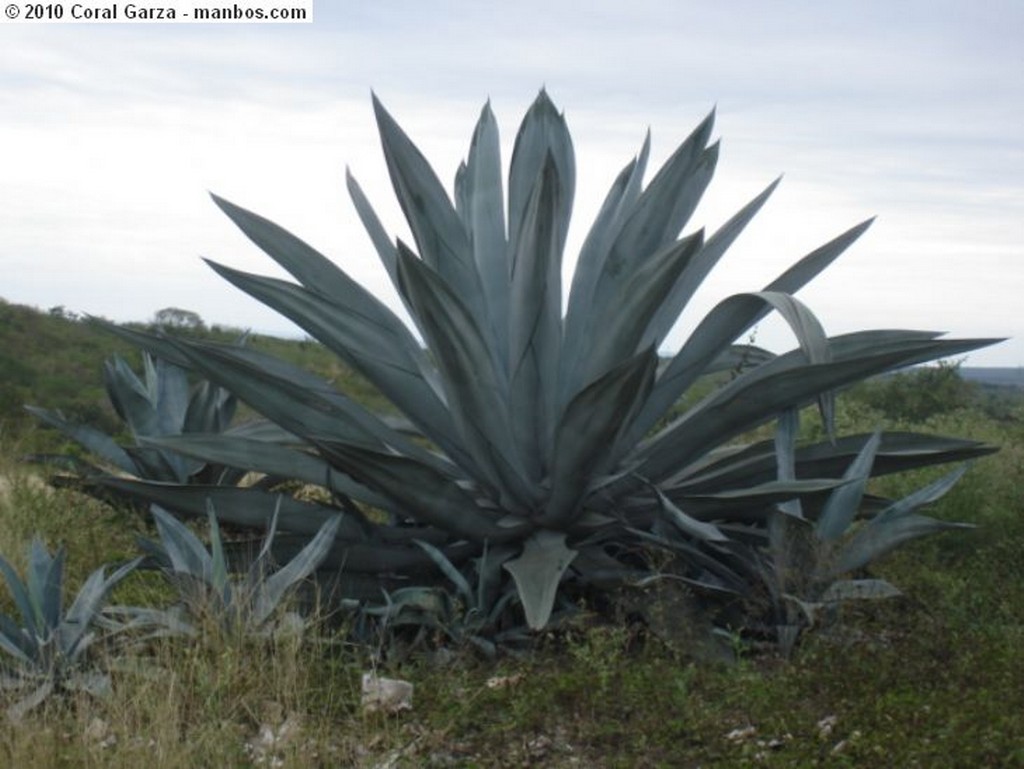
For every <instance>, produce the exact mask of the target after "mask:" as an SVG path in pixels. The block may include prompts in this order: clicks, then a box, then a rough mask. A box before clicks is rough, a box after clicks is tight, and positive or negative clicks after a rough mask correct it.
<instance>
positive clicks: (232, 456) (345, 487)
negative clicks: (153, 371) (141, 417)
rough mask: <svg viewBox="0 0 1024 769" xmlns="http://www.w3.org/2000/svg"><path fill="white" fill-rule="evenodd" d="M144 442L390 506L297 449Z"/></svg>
mask: <svg viewBox="0 0 1024 769" xmlns="http://www.w3.org/2000/svg"><path fill="white" fill-rule="evenodd" d="M145 442H146V443H147V444H152V445H154V446H162V447H165V448H168V449H171V450H173V451H177V452H180V453H182V454H185V455H187V456H192V457H196V458H198V459H201V460H203V461H205V462H214V463H218V464H224V465H230V466H231V467H238V468H241V469H243V470H247V471H249V472H259V473H266V474H267V475H271V476H278V477H281V478H291V479H294V480H298V481H302V482H304V483H309V484H315V485H317V486H325V487H326V488H328V489H330V490H331V491H334V492H336V493H339V494H343V495H345V496H346V497H350V498H352V499H354V500H356V501H358V502H364V503H366V504H368V505H372V506H374V507H380V508H387V507H388V504H389V503H388V501H387V500H386V499H385V498H384V497H382V496H381V495H380V494H377V493H376V492H374V491H371V490H370V489H368V488H366V487H365V486H363V485H361V484H359V483H356V482H355V481H353V480H352V479H351V478H348V477H347V476H345V475H343V474H342V473H339V472H338V471H337V470H335V469H334V468H332V467H331V466H330V465H329V464H327V462H325V461H324V460H322V459H320V458H319V457H315V456H313V455H312V454H309V453H307V452H305V451H301V450H298V449H292V448H288V447H286V446H278V445H276V444H273V443H267V442H266V441H259V440H251V439H248V438H236V437H234V436H226V435H181V436H178V435H175V436H169V437H166V438H149V439H147V440H146V441H145Z"/></svg>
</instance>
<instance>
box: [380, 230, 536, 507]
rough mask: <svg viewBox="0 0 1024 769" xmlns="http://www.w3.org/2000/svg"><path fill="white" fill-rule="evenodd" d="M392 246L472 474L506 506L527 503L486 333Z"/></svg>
mask: <svg viewBox="0 0 1024 769" xmlns="http://www.w3.org/2000/svg"><path fill="white" fill-rule="evenodd" d="M398 251H399V261H398V271H399V277H400V278H401V284H402V291H403V293H404V294H405V295H406V298H407V299H408V300H409V303H410V305H411V306H412V307H413V308H414V309H415V311H416V315H417V317H418V318H419V321H420V324H421V327H422V329H423V332H424V335H425V336H426V337H427V340H428V342H429V344H430V349H431V350H432V351H433V352H434V354H435V355H436V356H437V364H438V367H439V368H440V370H441V373H442V376H443V379H444V384H445V390H446V393H447V395H448V400H449V404H450V407H451V414H452V418H453V420H454V421H455V424H456V427H457V428H458V430H459V433H460V434H461V436H462V438H463V442H464V445H465V446H466V448H467V449H468V453H470V454H471V455H472V456H473V457H474V458H475V459H476V463H475V464H476V467H478V468H479V472H480V473H482V474H483V477H479V476H478V480H480V481H482V482H483V483H485V484H487V485H488V486H490V487H491V488H493V489H496V490H497V491H498V493H499V495H500V497H501V499H502V504H503V505H505V506H506V509H508V510H510V511H512V512H515V511H516V510H517V509H519V508H524V507H525V508H527V509H528V508H529V507H530V506H531V504H532V501H533V500H532V496H533V490H532V489H533V487H532V486H531V485H530V484H529V483H527V481H526V475H525V470H524V469H523V468H522V466H521V464H520V462H519V461H518V458H517V457H516V455H515V452H514V450H513V447H511V446H510V444H509V441H508V436H509V435H511V434H512V427H511V424H510V421H509V412H508V382H507V380H506V379H505V377H504V376H503V373H502V372H501V370H500V369H497V368H496V366H495V361H494V359H493V357H492V356H491V351H490V349H489V348H488V346H487V341H486V338H485V337H484V336H483V333H482V332H481V329H480V327H479V325H478V324H477V322H476V321H475V320H474V318H473V317H472V315H471V313H470V312H469V310H468V309H467V308H466V306H465V305H464V304H463V303H462V301H461V299H460V297H458V296H456V295H455V294H454V293H453V292H452V290H451V288H450V287H449V286H448V285H447V284H446V283H445V282H444V280H442V279H441V278H440V277H439V276H438V275H437V274H436V273H435V272H434V271H433V270H431V269H430V268H429V267H428V266H427V265H425V264H424V263H423V262H421V261H420V260H419V259H417V258H416V257H415V256H414V255H413V254H412V253H411V252H410V251H409V250H408V249H407V248H405V247H404V246H403V245H402V244H401V243H400V244H399V249H398ZM469 467H470V468H471V469H472V468H473V465H470V466H469Z"/></svg>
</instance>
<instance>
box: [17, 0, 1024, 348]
mask: <svg viewBox="0 0 1024 769" xmlns="http://www.w3.org/2000/svg"><path fill="white" fill-rule="evenodd" d="M1022 41H1024V3H1021V2H1019V0H984V2H975V3H967V2H963V0H954V1H952V2H951V1H950V0H927V1H926V2H919V1H918V0H901V1H900V2H892V0H884V1H883V2H879V1H877V0H856V2H847V1H846V0H836V1H835V2H829V3H823V2H820V1H819V2H803V1H802V0H776V1H775V2H770V3H769V2H764V1H763V0H719V1H718V2H715V3H709V2H706V0H705V1H704V2H700V3H696V2H690V1H689V0H631V2H628V3H623V2H606V1H605V0H591V2H588V3H576V2H564V1H563V0H546V2H539V1H538V0H517V2H515V3H512V2H506V3H493V2H484V1H482V0H476V1H474V2H467V1H464V0H450V1H449V2H442V1H440V0H378V1H377V2H354V1H350V0H344V1H339V2H327V0H316V1H315V3H314V21H313V23H312V24H298V25H274V24H263V25H249V24H228V25H200V24H149V25H130V24H118V25H83V24H75V25H33V24H24V23H22V24H11V23H4V22H3V21H0V298H3V299H5V300H6V301H8V302H14V303H18V304H27V305H32V306H36V307H38V308H40V309H44V310H45V309H49V308H51V307H56V306H63V307H64V308H66V309H67V310H68V311H71V312H77V313H89V314H94V315H102V316H104V317H107V318H110V319H113V320H118V321H126V320H147V319H150V318H152V316H153V315H154V313H156V311H158V310H159V309H161V308H165V307H180V308H183V309H188V310H192V311H194V312H197V313H199V315H200V316H202V318H203V319H204V320H205V321H206V322H207V323H211V324H212V323H219V324H224V325H230V326H236V327H244V328H251V329H253V330H255V331H259V332H269V333H277V334H283V335H298V334H300V333H301V332H299V331H298V330H297V329H296V328H295V327H294V326H292V325H291V324H290V322H289V321H287V320H285V319H283V318H281V317H280V316H278V315H276V314H275V313H274V312H273V311H271V310H269V309H267V308H265V307H263V306H262V305H260V304H259V303H258V302H257V301H256V300H254V299H252V298H250V297H248V296H247V295H246V294H244V293H242V292H240V291H238V290H237V289H235V288H234V287H232V286H231V285H229V284H228V283H226V282H225V281H224V280H223V279H221V278H219V277H218V276H217V275H216V274H214V273H213V272H212V271H211V270H210V269H209V268H208V267H207V266H206V265H205V264H204V263H203V262H202V259H201V257H209V258H212V259H215V260H217V261H220V262H223V263H226V264H228V265H231V266H234V267H238V268H240V269H244V270H249V271H253V272H258V273H261V274H267V275H276V276H280V275H282V273H281V271H280V270H279V269H277V268H276V265H275V264H274V263H273V262H272V261H271V260H270V259H269V258H268V257H266V256H265V255H264V254H262V253H261V252H260V251H259V250H258V249H257V248H256V247H255V246H254V245H252V244H251V243H249V241H248V240H246V239H245V237H244V236H242V235H241V234H240V233H239V232H238V231H237V229H235V228H234V225H232V224H231V222H230V221H229V220H227V218H226V217H224V215H223V214H222V213H221V212H220V211H219V210H218V209H217V208H216V207H215V206H214V205H213V203H212V202H211V201H210V199H209V197H208V194H207V193H208V192H215V193H216V194H218V195H220V196H222V197H225V198H227V199H229V200H231V201H232V202H235V203H237V204H239V205H242V206H244V207H246V208H249V209H251V210H254V211H256V212H258V213H260V214H262V215H263V216H266V217H267V218H269V219H272V220H274V221H276V222H277V223H279V224H281V225H282V226H284V227H286V228H287V229H289V230H290V231H292V232H293V233H295V234H296V235H298V236H299V237H301V238H303V239H304V240H306V241H307V242H309V243H311V244H312V245H314V246H315V247H317V248H318V249H319V250H320V251H322V252H323V253H325V254H327V255H328V256H330V257H331V258H332V259H334V260H335V261H336V262H337V263H338V264H339V265H341V266H342V267H343V268H344V269H345V270H346V271H348V272H349V273H350V274H351V275H353V276H354V277H356V278H357V279H358V280H360V282H362V283H364V285H367V286H368V287H370V288H371V289H372V290H373V291H374V292H376V293H378V294H379V295H380V296H382V297H384V298H385V300H386V301H388V302H389V303H390V304H392V306H394V307H396V308H397V307H398V305H399V303H398V301H397V299H396V298H395V296H394V294H393V292H392V289H391V288H390V284H389V283H388V281H387V278H386V275H385V273H384V270H383V268H382V267H381V266H380V264H379V263H378V262H377V259H376V256H375V252H374V251H373V248H372V246H371V244H370V241H369V239H368V238H367V237H366V235H365V233H364V232H363V230H362V228H361V226H360V224H359V221H358V218H357V217H356V215H355V212H354V209H353V207H352V205H351V202H350V201H349V198H348V196H347V192H346V190H345V169H346V168H349V169H351V171H352V173H353V174H354V176H355V177H356V178H357V179H358V181H359V183H360V184H361V185H362V187H363V189H364V190H365V191H366V193H367V194H368V196H369V197H370V199H371V201H372V202H373V204H374V206H375V207H376V209H377V211H378V213H379V214H380V216H381V218H382V219H383V221H384V223H385V226H386V227H387V228H388V229H389V231H390V232H391V233H392V234H393V235H394V236H396V237H402V238H403V239H405V240H407V241H408V240H409V237H408V230H407V228H406V227H405V225H404V222H403V221H402V218H401V215H400V211H399V209H398V206H397V204H396V203H395V202H394V196H393V193H392V191H391V189H390V185H389V182H388V176H387V170H386V167H385V164H384V160H383V156H382V154H381V150H380V144H379V141H378V139H377V135H376V129H375V123H374V118H373V110H372V108H371V102H370V94H371V92H374V93H376V94H377V95H378V96H379V97H380V99H381V100H382V101H383V103H384V104H385V106H386V107H387V108H388V110H389V111H390V112H391V113H392V114H393V115H394V116H395V118H396V119H397V120H398V121H399V123H400V124H401V125H402V127H403V128H404V129H405V130H406V132H407V133H408V134H409V135H410V136H411V137H412V139H413V140H414V141H415V142H416V143H417V145H418V146H419V147H420V149H421V150H422V151H423V153H424V154H425V155H426V156H427V158H428V159H430V161H431V163H432V164H433V166H434V168H435V170H436V171H437V173H438V175H439V177H440V178H441V179H442V180H443V181H445V183H446V184H447V185H449V188H450V184H451V180H452V179H453V177H454V173H455V170H456V168H457V166H458V163H459V161H460V160H462V159H463V158H464V157H465V155H466V152H467V150H468V146H469V139H470V135H471V133H472V129H473V125H474V123H475V121H476V118H477V115H478V114H479V111H480V108H481V107H482V105H483V104H484V102H485V101H487V100H488V99H490V101H491V105H492V108H493V110H494V112H495V114H496V116H497V119H498V122H499V125H500V128H501V131H502V143H503V148H504V160H505V162H506V163H507V160H508V157H509V156H510V154H511V143H512V141H513V139H514V137H515V133H516V129H517V127H518V124H519V121H520V119H521V118H522V115H523V113H524V112H525V110H526V108H527V107H528V106H529V104H530V102H531V101H532V100H533V99H534V98H535V96H536V95H537V92H538V90H539V89H540V88H541V87H544V88H546V89H547V91H548V93H549V95H550V96H551V98H552V99H553V100H554V102H555V103H556V104H557V105H558V107H559V108H560V109H562V110H564V112H565V115H566V119H567V121H568V124H569V128H570V131H571V132H572V136H573V143H574V146H575V151H576V162H577V191H576V200H575V206H574V216H573V224H572V228H571V230H570V236H569V242H568V248H567V254H566V270H567V271H568V270H571V267H572V264H573V260H574V258H575V253H576V250H577V249H578V247H579V244H580V243H581V242H582V239H583V237H584V236H585V234H586V230H587V228H588V226H589V224H590V222H591V221H592V219H593V217H594V216H595V215H596V213H597V210H598V208H599V206H600V203H601V200H602V199H603V197H604V195H605V193H606V191H607V188H608V186H609V185H610V184H611V182H612V180H613V179H614V177H615V175H616V173H617V172H618V170H619V169H620V168H621V167H622V166H623V165H625V164H626V162H628V161H629V160H630V159H631V158H632V157H633V156H634V155H635V154H636V152H637V151H638V150H639V148H640V145H641V143H642V141H643V138H644V135H645V133H646V132H647V130H648V129H650V131H651V134H652V155H651V163H650V165H649V171H648V178H650V177H651V176H652V175H653V172H654V170H656V169H657V167H658V166H659V165H660V163H661V162H662V161H663V160H664V159H665V158H666V157H667V156H668V155H669V154H670V153H671V152H672V150H673V149H674V148H675V147H676V146H677V145H678V143H679V142H681V141H682V140H683V139H685V138H686V136H687V135H688V134H689V132H690V131H691V130H692V129H693V128H694V127H695V126H696V125H697V123H698V122H699V121H700V120H701V119H702V118H703V117H704V116H705V115H707V114H708V112H710V111H711V110H712V109H714V110H715V114H716V127H715V133H714V136H715V138H720V139H721V144H722V150H721V156H720V160H719V164H718V168H717V172H716V175H715V179H714V180H713V181H712V183H711V186H710V188H709V190H708V192H707V194H706V196H705V200H704V202H703V203H702V204H701V207H700V208H699V209H698V211H697V212H696V214H695V216H694V218H693V220H692V221H691V223H690V224H689V225H688V227H687V231H693V230H694V229H696V228H697V227H701V226H703V227H706V228H707V229H708V231H709V232H711V231H713V230H714V229H715V228H717V226H719V225H720V224H721V223H722V222H724V221H725V220H726V219H727V218H728V217H729V216H731V215H732V214H733V213H734V212H735V211H737V210H738V209H739V208H740V207H741V206H742V205H743V204H745V203H746V202H747V201H748V200H749V199H750V198H752V197H754V196H755V195H756V194H757V193H758V192H760V191H761V190H762V189H763V188H764V187H765V186H767V185H768V184H769V183H770V182H771V181H772V180H773V179H775V178H776V177H777V176H779V175H780V174H784V177H783V182H782V184H781V186H780V187H779V189H778V190H777V191H776V192H775V193H774V195H773V196H772V199H771V200H770V201H769V203H768V205H766V206H765V208H764V209H763V210H762V211H761V212H760V214H759V215H758V218H757V219H756V220H755V221H754V222H753V223H752V224H751V225H750V226H749V227H748V228H747V230H746V231H745V233H744V234H743V235H742V237H741V238H740V240H739V241H738V242H737V243H736V244H735V245H734V246H733V248H732V249H731V250H730V252H729V253H728V254H727V255H726V257H725V258H724V259H723V260H722V262H721V264H720V265H719V266H718V268H717V269H716V271H715V273H713V275H712V276H711V277H710V278H709V279H708V280H707V282H706V283H705V285H704V287H703V288H702V289H701V291H700V292H699V293H698V295H697V296H696V297H695V299H694V301H693V302H692V304H691V306H690V307H689V308H687V310H686V312H684V314H683V316H682V318H681V319H680V323H679V325H678V326H677V329H676V330H675V331H674V332H673V334H672V335H671V336H670V337H669V340H668V344H667V350H666V351H671V350H672V349H675V348H677V347H678V345H679V343H680V342H681V341H682V340H683V339H685V337H686V334H687V333H688V331H689V330H690V329H692V328H693V326H694V325H695V324H696V323H697V322H698V321H699V320H700V318H701V317H702V316H703V314H705V313H706V312H708V311H709V310H710V309H711V307H713V306H714V304H715V303H717V302H718V301H720V300H721V299H723V298H725V297H726V296H728V295H730V294H733V293H737V292H741V291H749V290H758V289H760V288H762V287H763V286H764V285H765V284H767V283H768V282H770V281H771V280H772V279H773V278H774V277H775V276H776V275H778V274H779V273H781V272H782V271H783V270H785V269H786V268H787V267H788V266H789V265H790V264H792V263H793V262H794V261H796V260H797V259H798V258H800V257H801V256H803V255H804V254H806V253H807V252H809V251H811V250H813V249H814V248H815V247H817V246H818V245H820V244H822V243H824V242H825V241H827V240H829V239H831V238H832V237H834V236H835V235H837V234H839V233H840V232H842V231H844V230H846V229H848V228H849V227H851V226H852V225H854V224H856V223H858V222H860V221H862V220H864V219H866V218H869V217H872V216H877V220H876V221H875V223H874V225H873V226H872V227H871V229H870V230H869V231H868V233H867V234H866V235H865V236H864V237H862V238H861V240H860V241H858V242H857V243H856V244H855V245H854V246H853V247H852V248H851V249H850V250H849V251H848V252H847V253H846V254H845V255H844V256H843V257H842V258H841V260H840V261H838V262H837V263H836V264H834V265H833V266H832V267H831V268H829V270H828V271H826V272H825V273H824V274H822V275H821V276H820V277H818V278H817V279H816V280H815V281H814V282H813V283H812V284H810V285H809V286H807V287H806V288H805V289H804V290H802V291H801V292H800V294H799V297H800V298H801V299H802V300H804V301H805V302H806V303H807V304H808V305H809V306H810V307H811V309H812V310H814V312H815V313H816V314H817V315H818V317H819V318H820V320H821V321H822V323H823V325H824V327H825V329H826V331H827V332H828V333H830V334H832V333H844V332H848V331H854V330H861V329H868V328H917V329H929V330H936V331H947V332H949V333H950V335H951V336H953V337H1010V340H1009V341H1006V342H1003V343H1001V344H999V345H995V346H992V347H989V348H986V349H984V350H981V351H978V352H975V353H972V354H971V355H970V356H969V357H968V358H967V364H968V365H972V366H1021V365H1024V308H1022V296H1024V42H1022ZM566 285H567V284H566ZM396 311H397V310H396ZM755 338H756V342H757V343H758V344H762V345H764V346H766V347H769V348H771V349H773V350H775V351H777V352H781V351H784V350H787V349H790V348H791V347H793V346H794V341H793V339H792V337H791V336H789V335H788V333H787V332H786V331H785V328H784V326H783V325H782V324H781V323H779V322H777V321H772V320H766V321H764V322H763V323H762V324H761V325H760V326H759V327H758V328H757V330H756V336H755Z"/></svg>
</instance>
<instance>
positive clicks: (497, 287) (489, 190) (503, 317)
mask: <svg viewBox="0 0 1024 769" xmlns="http://www.w3.org/2000/svg"><path fill="white" fill-rule="evenodd" d="M463 168H464V171H463V173H462V174H461V175H460V178H461V183H460V184H459V185H458V188H459V189H460V190H461V195H460V197H461V198H462V199H463V200H465V205H464V206H463V208H464V210H462V211H460V214H461V216H462V219H463V222H464V223H465V227H466V231H467V232H468V233H469V234H470V246H471V248H472V252H473V260H474V262H475V263H476V269H477V272H478V273H479V274H480V283H481V285H482V287H483V300H484V306H485V307H486V308H487V313H488V316H489V317H490V322H491V334H492V338H493V339H494V342H495V350H496V352H497V354H498V358H499V359H501V360H504V359H505V358H506V357H507V355H508V322H509V321H508V318H509V280H510V276H511V274H512V270H511V263H510V256H511V255H510V254H509V253H508V251H507V244H506V241H505V213H504V192H503V190H502V186H501V145H500V141H499V135H498V122H497V121H496V120H495V119H494V113H493V112H492V111H491V103H490V101H488V102H487V104H485V105H484V107H483V109H482V110H481V111H480V119H479V120H478V121H477V124H476V128H475V129H474V131H473V140H472V142H471V143H470V147H469V157H468V159H467V161H466V164H465V166H464V167H463ZM512 259H513V260H514V259H515V257H514V256H512ZM559 298H561V297H559Z"/></svg>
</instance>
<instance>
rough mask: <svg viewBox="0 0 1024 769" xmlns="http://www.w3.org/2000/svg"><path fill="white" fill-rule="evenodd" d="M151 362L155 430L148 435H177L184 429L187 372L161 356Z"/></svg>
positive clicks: (187, 393)
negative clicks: (152, 367)
mask: <svg viewBox="0 0 1024 769" xmlns="http://www.w3.org/2000/svg"><path fill="white" fill-rule="evenodd" d="M146 357H147V358H148V357H149V356H146ZM153 363H154V370H155V373H154V378H153V381H152V382H151V384H150V386H151V387H152V388H153V390H154V392H155V394H156V397H155V398H154V400H153V405H154V407H155V408H156V429H157V432H156V433H150V435H154V434H155V435H177V434H178V433H181V431H182V430H183V429H184V427H185V417H186V414H187V413H188V406H189V384H188V374H187V372H186V371H185V369H183V368H181V367H179V366H175V365H174V364H173V363H169V362H167V361H166V360H164V359H163V358H157V359H156V360H155V361H154V362H153Z"/></svg>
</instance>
